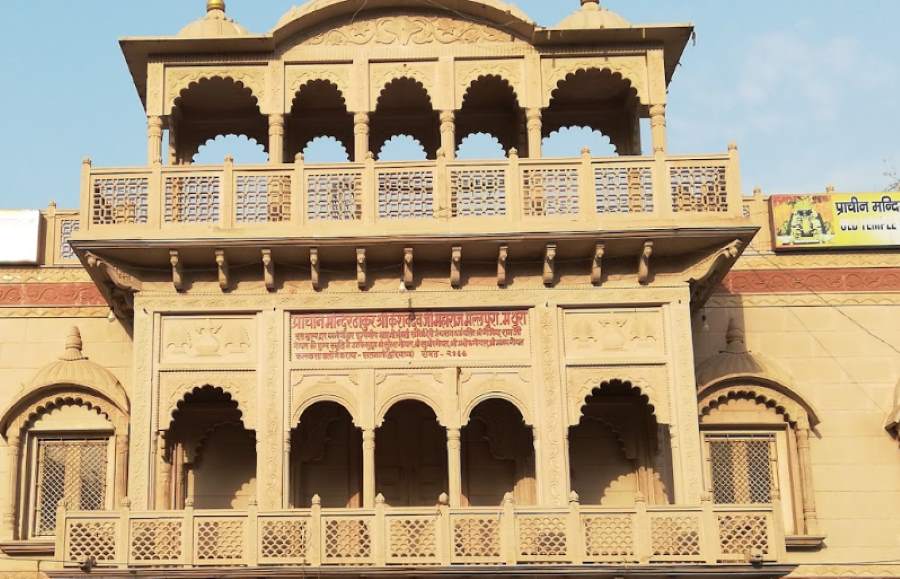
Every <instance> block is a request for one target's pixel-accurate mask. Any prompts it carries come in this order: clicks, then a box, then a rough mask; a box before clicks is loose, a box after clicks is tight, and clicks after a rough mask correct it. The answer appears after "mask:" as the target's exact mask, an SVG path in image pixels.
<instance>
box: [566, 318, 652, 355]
mask: <svg viewBox="0 0 900 579" xmlns="http://www.w3.org/2000/svg"><path fill="white" fill-rule="evenodd" d="M565 348H566V359H567V360H602V359H606V358H610V357H617V356H629V357H634V356H659V357H662V356H663V355H664V354H665V351H666V348H665V335H664V332H663V322H662V313H661V312H660V311H659V310H658V309H650V308H647V309H643V310H642V309H637V310H622V309H618V310H617V309H612V310H570V311H567V312H566V314H565Z"/></svg>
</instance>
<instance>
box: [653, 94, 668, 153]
mask: <svg viewBox="0 0 900 579" xmlns="http://www.w3.org/2000/svg"><path fill="white" fill-rule="evenodd" d="M650 133H651V135H652V137H653V152H654V153H665V152H666V150H667V147H668V146H667V144H666V105H653V106H651V107H650Z"/></svg>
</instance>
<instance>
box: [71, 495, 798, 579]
mask: <svg viewBox="0 0 900 579" xmlns="http://www.w3.org/2000/svg"><path fill="white" fill-rule="evenodd" d="M316 498H317V497H314V499H313V506H312V508H309V509H298V510H289V511H281V512H258V511H257V510H256V509H255V508H253V507H252V506H251V508H250V509H248V510H217V511H202V510H194V509H193V508H190V507H189V508H187V509H185V510H183V511H154V512H131V511H128V510H121V511H118V512H65V511H63V510H62V509H61V510H60V512H59V515H58V524H57V528H58V529H62V530H63V531H62V532H59V533H58V537H57V544H56V554H57V559H61V560H62V561H63V562H64V567H82V568H83V567H84V566H85V564H86V562H88V561H90V563H87V564H88V566H93V567H96V569H94V571H93V572H94V573H99V574H102V573H103V568H109V569H115V568H119V569H125V568H127V569H130V570H134V569H139V568H146V569H150V568H159V567H168V568H169V569H168V570H167V573H168V575H167V576H177V575H178V573H177V572H176V571H175V569H183V570H184V572H188V571H190V570H191V569H196V568H202V567H235V566H237V567H249V568H253V567H268V568H274V569H277V568H278V567H285V568H286V567H300V566H303V567H311V568H320V569H326V568H329V567H330V568H334V567H339V566H354V567H362V568H369V569H370V570H375V569H389V568H391V567H394V568H395V569H397V568H404V567H405V568H409V567H425V566H431V567H438V568H441V567H443V568H449V567H451V566H453V567H458V566H466V567H467V568H468V567H471V568H473V569H474V568H476V567H478V566H481V567H484V566H491V567H489V568H491V569H494V570H496V571H493V572H498V571H500V570H502V569H504V568H518V569H522V568H523V567H522V566H526V565H527V566H534V565H543V566H546V565H551V566H579V565H593V564H603V565H610V566H620V567H622V568H641V567H647V566H651V567H652V566H654V565H657V566H665V568H666V569H668V570H667V571H666V573H667V574H673V573H674V574H676V575H677V574H678V572H677V571H676V569H677V568H678V566H682V565H683V566H685V568H695V569H696V568H697V566H698V565H699V566H711V567H713V569H712V570H713V572H731V571H735V570H740V572H741V573H742V574H743V575H746V576H754V575H758V576H772V575H773V574H775V571H776V569H775V567H778V561H780V560H781V558H782V551H783V545H784V536H783V531H782V529H781V525H780V522H779V518H778V517H776V516H775V515H774V513H776V512H780V511H779V509H780V507H779V506H778V504H777V500H776V504H775V505H748V506H743V505H718V504H716V505H714V504H713V503H712V502H709V501H704V502H703V503H702V504H701V505H700V506H696V507H686V506H648V505H647V503H645V502H643V501H641V500H640V499H639V500H638V502H637V503H636V504H635V506H634V507H630V508H629V507H624V508H601V507H588V506H581V505H580V504H579V503H578V501H577V497H573V500H572V501H571V502H570V505H569V507H568V508H546V507H520V506H515V505H513V504H512V501H511V499H509V498H507V500H506V501H505V502H504V504H503V506H500V507H496V508H486V507H478V508H451V507H449V506H447V505H446V504H441V503H439V504H437V505H436V506H434V507H405V508H392V507H387V506H385V504H384V502H383V499H381V498H380V497H379V499H378V500H376V506H375V508H374V509H329V508H321V507H320V506H319V505H318V504H316ZM691 566H693V567H691ZM63 576H64V575H63Z"/></svg>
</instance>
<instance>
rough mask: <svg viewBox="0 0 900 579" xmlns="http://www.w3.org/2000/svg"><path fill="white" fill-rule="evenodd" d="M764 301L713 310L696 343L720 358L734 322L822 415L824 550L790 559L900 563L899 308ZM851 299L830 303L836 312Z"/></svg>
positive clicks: (819, 496) (818, 480)
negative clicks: (892, 421) (895, 431)
mask: <svg viewBox="0 0 900 579" xmlns="http://www.w3.org/2000/svg"><path fill="white" fill-rule="evenodd" d="M765 297H766V298H768V299H765V300H764V299H761V298H760V297H759V296H745V297H744V298H743V299H740V298H737V299H735V298H732V299H729V300H727V301H731V302H733V303H732V304H728V303H719V304H717V303H716V301H717V300H714V301H713V303H712V304H711V305H710V307H707V308H706V310H705V313H706V316H707V321H706V324H707V325H708V328H709V329H708V330H705V329H703V322H702V320H701V319H697V320H696V321H695V333H694V342H695V346H696V357H697V360H701V361H702V360H704V359H706V358H708V357H709V356H711V355H713V354H715V353H716V352H718V351H719V350H720V349H722V348H723V347H724V344H725V330H726V328H727V326H728V320H729V318H732V317H733V318H734V319H735V320H736V321H737V322H738V323H740V324H743V326H744V327H745V328H746V339H747V346H748V348H749V349H750V351H752V352H754V353H760V354H763V355H765V356H767V357H768V358H770V359H772V360H774V361H775V362H777V363H779V364H780V365H781V366H782V367H783V368H784V369H785V370H787V371H788V372H789V373H790V374H791V376H792V378H793V384H792V386H793V387H794V388H795V389H796V390H797V392H799V393H800V394H801V395H802V396H803V397H804V398H806V399H807V400H808V401H810V402H811V403H812V405H813V406H814V407H815V409H816V410H817V412H818V414H819V418H820V419H821V424H820V425H819V426H818V427H817V428H816V435H815V436H813V438H812V440H811V442H810V446H811V454H812V463H813V476H814V481H815V489H816V496H815V498H816V506H817V509H818V513H819V521H820V526H821V530H822V532H823V534H825V535H826V539H825V541H826V547H825V549H823V550H822V551H819V552H812V553H801V552H792V553H789V556H790V558H791V560H793V561H797V562H804V563H811V562H817V563H826V562H829V563H830V562H843V561H885V560H893V559H897V558H900V519H898V517H897V512H898V509H900V453H898V449H897V441H896V440H894V439H892V438H891V437H890V436H889V435H888V433H887V432H886V431H885V430H884V423H885V417H886V416H887V413H888V411H889V409H890V408H891V406H892V404H893V393H894V387H895V385H896V383H897V378H898V376H900V355H898V353H897V349H900V327H898V324H897V321H898V320H900V303H898V304H897V305H843V306H837V307H831V306H829V305H826V304H825V303H824V302H823V303H822V305H818V306H815V305H814V306H807V305H800V306H790V305H778V304H774V303H766V302H771V301H772V300H771V297H772V296H765ZM847 297H848V296H847V295H846V294H845V295H844V296H823V298H824V299H827V300H829V301H833V302H835V303H838V304H840V303H842V302H845V301H846V298H847ZM783 299H784V301H786V302H787V303H790V299H791V298H790V296H784V297H783ZM718 301H720V302H726V300H718ZM738 302H742V303H741V305H738ZM698 318H699V317H698ZM876 336H877V337H876ZM885 342H886V343H885Z"/></svg>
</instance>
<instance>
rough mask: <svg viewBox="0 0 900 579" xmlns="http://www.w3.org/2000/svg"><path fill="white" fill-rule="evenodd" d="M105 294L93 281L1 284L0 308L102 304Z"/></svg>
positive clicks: (104, 302)
mask: <svg viewBox="0 0 900 579" xmlns="http://www.w3.org/2000/svg"><path fill="white" fill-rule="evenodd" d="M105 304H106V300H104V299H103V295H102V294H101V293H100V291H99V290H98V289H97V286H95V285H94V284H92V283H4V284H0V308H3V307H14V306H102V305H105Z"/></svg>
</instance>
